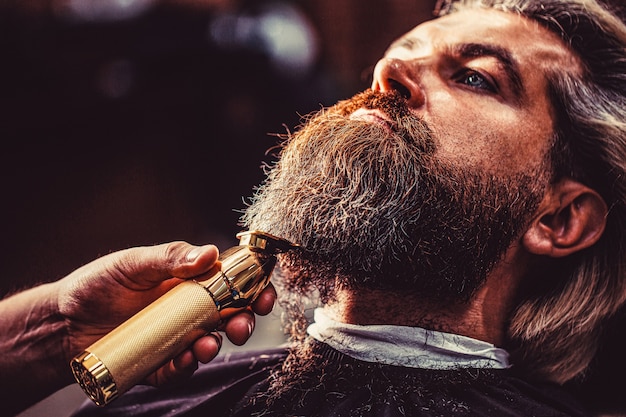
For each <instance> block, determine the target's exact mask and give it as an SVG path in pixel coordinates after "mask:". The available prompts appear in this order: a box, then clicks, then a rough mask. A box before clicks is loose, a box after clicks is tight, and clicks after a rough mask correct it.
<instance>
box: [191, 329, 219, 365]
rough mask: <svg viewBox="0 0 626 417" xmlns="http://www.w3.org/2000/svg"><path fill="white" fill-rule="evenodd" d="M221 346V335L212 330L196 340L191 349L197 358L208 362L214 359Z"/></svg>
mask: <svg viewBox="0 0 626 417" xmlns="http://www.w3.org/2000/svg"><path fill="white" fill-rule="evenodd" d="M221 348H222V335H221V334H219V333H217V332H214V333H209V334H208V335H206V336H204V337H201V338H200V339H198V340H196V341H195V342H194V344H193V346H192V351H193V354H194V356H195V357H196V359H197V360H199V361H200V362H202V363H208V362H210V361H212V360H213V359H215V357H216V356H217V354H218V353H219V352H220V349H221Z"/></svg>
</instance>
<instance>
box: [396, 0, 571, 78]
mask: <svg viewBox="0 0 626 417" xmlns="http://www.w3.org/2000/svg"><path fill="white" fill-rule="evenodd" d="M458 44H484V45H494V46H498V47H500V48H503V49H504V50H506V51H508V52H509V54H510V55H511V56H512V57H513V58H514V59H515V61H516V63H519V65H520V66H521V67H527V69H528V70H529V71H530V70H533V69H534V70H536V69H542V70H544V71H546V70H551V69H559V70H563V69H568V70H571V71H578V70H579V69H580V63H579V60H578V59H577V57H576V55H575V54H574V52H573V51H572V50H571V49H570V48H569V47H568V46H567V45H565V43H564V42H563V41H562V40H561V39H560V38H559V37H558V36H557V35H556V34H554V33H552V32H550V31H549V30H547V29H546V28H544V27H542V26H541V25H539V24H538V23H537V22H535V21H532V20H530V19H528V18H525V17H523V16H522V15H519V14H517V13H511V12H503V11H498V10H493V9H484V8H469V9H464V10H462V11H458V12H455V13H452V14H450V15H446V16H443V17H440V18H437V19H434V20H431V21H428V22H425V23H422V24H421V25H419V26H417V27H416V28H414V29H413V30H411V31H410V32H408V33H407V34H406V35H404V36H403V37H402V38H400V39H399V40H398V41H396V42H395V43H394V44H392V45H391V47H390V49H389V52H391V51H394V55H395V54H397V53H398V49H403V50H405V52H404V53H407V54H410V51H413V52H416V51H417V50H418V49H419V48H420V47H422V50H427V49H441V50H448V49H451V47H453V46H454V45H458ZM407 45H411V47H410V48H407V47H406V46H407ZM398 46H403V47H402V48H396V47H398ZM399 53H403V52H402V51H400V52H399ZM414 57H415V56H414ZM400 58H401V57H400ZM407 58H409V57H407Z"/></svg>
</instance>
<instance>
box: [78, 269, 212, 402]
mask: <svg viewBox="0 0 626 417" xmlns="http://www.w3.org/2000/svg"><path fill="white" fill-rule="evenodd" d="M219 323H220V313H219V310H218V309H217V307H216V305H215V302H214V301H213V298H212V297H211V295H210V294H209V293H208V292H207V291H206V289H205V288H204V287H203V286H202V285H200V284H199V283H197V282H196V281H184V282H182V283H180V284H179V285H177V286H176V287H174V288H173V289H171V290H170V291H168V292H167V293H166V294H165V295H164V296H162V297H161V298H159V299H158V300H157V301H155V302H153V303H152V304H150V305H149V306H148V307H146V308H144V309H143V310H141V311H140V312H139V313H137V314H136V315H135V316H133V317H132V318H131V319H129V320H127V321H126V322H124V323H123V324H122V325H120V326H119V327H117V328H116V329H114V330H113V331H112V332H111V333H109V334H108V335H106V336H105V337H103V338H102V339H100V340H98V341H97V342H95V343H94V344H93V345H91V346H90V347H88V348H87V349H86V350H85V351H84V352H83V353H82V354H81V355H79V356H77V357H76V358H74V359H73V360H72V363H71V367H72V371H73V372H74V375H75V377H76V379H77V381H78V382H79V384H80V386H81V387H82V388H83V390H84V391H85V393H86V394H87V395H89V397H90V398H91V399H92V400H93V401H94V402H95V403H96V404H97V405H105V404H108V403H109V402H111V401H113V400H114V399H115V398H117V397H118V396H119V395H121V394H123V393H124V392H126V391H128V390H129V389H130V388H132V387H133V386H135V385H136V384H138V383H139V382H141V381H142V380H143V379H145V378H146V377H147V376H148V375H149V374H151V373H152V372H154V371H155V370H157V369H158V368H159V367H161V366H162V365H163V364H164V363H165V362H166V361H167V360H169V359H171V358H173V357H175V356H176V355H178V354H179V353H180V352H182V351H183V350H184V349H185V348H186V347H187V346H189V345H190V344H191V343H193V341H194V340H196V339H198V338H199V337H201V336H202V335H204V334H206V333H208V332H210V331H212V330H214V329H216V328H217V327H218V325H219Z"/></svg>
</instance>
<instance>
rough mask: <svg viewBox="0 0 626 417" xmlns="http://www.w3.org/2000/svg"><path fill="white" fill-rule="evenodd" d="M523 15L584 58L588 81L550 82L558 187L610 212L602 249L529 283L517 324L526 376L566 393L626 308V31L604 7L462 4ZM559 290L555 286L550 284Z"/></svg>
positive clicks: (516, 351)
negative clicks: (579, 186) (574, 184)
mask: <svg viewBox="0 0 626 417" xmlns="http://www.w3.org/2000/svg"><path fill="white" fill-rule="evenodd" d="M439 6H440V7H438V9H439V10H438V11H437V12H438V13H439V14H440V15H442V14H449V13H454V12H455V11H458V10H462V9H464V8H467V7H488V8H492V9H496V10H502V11H506V12H514V13H519V14H521V15H523V16H525V17H527V18H529V19H531V20H534V21H537V22H539V24H541V25H542V26H544V27H546V28H547V29H549V30H550V31H552V32H553V33H555V34H557V35H558V36H559V37H560V38H561V39H562V40H563V41H564V42H565V44H566V45H569V46H570V47H571V49H572V50H573V51H574V53H575V54H576V55H577V56H578V57H579V58H580V60H581V62H582V66H583V72H582V74H574V73H570V72H568V71H555V72H553V73H551V74H548V83H549V92H548V93H549V94H550V96H551V99H552V104H553V107H554V111H555V114H556V118H557V120H556V123H555V125H556V132H555V138H554V139H555V140H554V146H553V148H552V152H551V153H552V155H551V156H552V160H553V168H554V179H555V180H558V179H559V178H562V177H565V176H569V177H572V178H574V179H576V180H577V181H579V182H581V183H584V184H585V185H587V186H589V187H591V188H593V189H595V190H596V191H598V192H599V193H600V194H601V195H602V197H603V198H604V199H605V201H606V203H607V205H608V206H609V208H610V210H609V213H608V217H607V227H606V231H605V232H604V234H603V236H602V238H601V240H600V241H599V242H598V243H596V244H595V245H594V246H593V247H591V248H589V249H586V250H584V251H581V252H579V253H577V254H575V255H572V256H570V257H568V258H565V259H559V260H553V261H551V264H550V266H549V267H548V268H546V269H544V270H542V271H538V272H537V273H536V274H534V276H533V277H529V279H530V280H531V281H532V285H530V286H529V288H528V289H527V291H525V293H524V294H523V299H521V301H520V303H519V304H518V306H517V309H516V310H515V312H514V313H513V315H512V317H511V319H510V324H509V329H508V330H509V335H508V336H509V346H508V347H509V349H510V350H511V352H512V353H513V357H514V358H515V360H516V361H517V364H518V365H519V366H520V367H524V368H526V369H527V370H528V371H529V372H531V373H533V374H534V375H535V376H537V377H540V378H546V379H549V380H552V381H555V382H559V383H564V382H566V381H568V380H570V379H572V378H574V377H576V376H577V375H580V374H581V373H582V372H583V371H584V370H585V369H587V367H588V366H589V364H590V362H591V360H592V359H593V357H594V355H595V353H596V351H597V349H598V347H599V336H600V335H601V332H602V328H603V326H604V324H605V323H606V322H607V320H608V318H610V317H611V316H612V315H614V314H615V313H616V312H617V311H618V310H619V309H620V308H621V307H622V306H623V304H624V303H625V301H626V271H625V268H626V25H625V24H624V22H623V21H622V20H620V18H619V17H618V14H617V12H616V11H615V10H612V9H611V8H610V7H609V6H608V5H606V4H603V3H600V2H598V1H596V0H456V1H455V0H453V1H451V2H447V3H446V4H443V5H441V4H440V5H439ZM546 283H550V284H546Z"/></svg>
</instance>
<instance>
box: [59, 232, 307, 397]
mask: <svg viewBox="0 0 626 417" xmlns="http://www.w3.org/2000/svg"><path fill="white" fill-rule="evenodd" d="M237 237H238V238H239V240H240V245H239V246H236V247H232V248H230V249H228V250H226V251H224V252H223V253H222V254H221V255H220V257H219V261H220V262H219V265H220V268H221V269H220V270H219V271H217V272H216V273H215V274H212V275H210V276H208V277H205V276H203V278H205V280H203V281H200V282H198V281H184V282H182V283H180V284H178V285H177V286H176V287H174V288H173V289H171V290H170V291H168V292H167V293H165V294H164V295H163V296H161V297H160V298H159V299H157V300H156V301H154V302H153V303H152V304H150V305H149V306H148V307H146V308H145V309H143V310H141V311H140V312H139V313H137V314H136V315H134V316H133V317H131V318H130V319H128V320H127V321H126V322H124V323H122V324H121V325H120V326H119V327H118V328H116V329H115V330H113V331H112V332H111V333H109V334H108V335H106V336H104V337H103V338H102V339H100V340H99V341H97V342H96V343H94V344H93V345H91V346H89V347H88V348H87V349H86V350H85V351H84V352H83V353H81V354H80V355H78V356H77V357H75V358H74V359H72V361H71V363H70V366H71V368H72V372H73V373H74V377H75V378H76V380H77V381H78V383H79V384H80V386H81V387H82V388H83V391H85V393H87V395H89V397H90V398H91V399H92V400H93V401H94V402H95V403H96V404H98V405H106V404H108V403H109V402H111V401H113V400H114V399H115V398H117V397H118V396H120V395H122V394H123V393H124V392H126V391H128V390H129V389H130V388H132V387H133V386H134V385H136V384H137V383H139V382H141V381H142V380H143V379H145V378H146V377H147V376H148V375H149V374H151V373H152V372H154V371H155V370H157V369H158V368H159V367H160V366H161V365H163V364H164V363H165V362H166V361H167V360H169V359H171V358H173V357H175V356H176V355H178V354H179V353H180V352H182V351H183V350H184V349H185V348H186V347H187V346H189V345H191V344H192V343H193V342H194V341H195V340H196V339H198V338H199V337H201V336H202V335H204V334H205V333H208V332H210V331H213V330H215V329H216V328H217V327H218V326H219V324H220V321H221V320H222V319H225V318H228V317H230V316H231V315H232V314H235V313H236V312H237V311H240V310H241V309H242V308H245V307H247V306H249V305H250V303H252V302H253V301H254V300H255V298H256V297H257V296H258V295H259V293H260V292H261V291H262V290H263V288H265V286H266V285H267V284H268V282H269V278H270V274H271V272H272V269H273V268H274V265H275V263H276V256H275V255H276V254H277V253H280V252H284V251H287V250H291V249H295V248H298V245H295V244H293V243H290V242H288V241H286V240H284V239H281V238H279V237H276V236H272V235H270V234H268V233H265V232H260V231H250V232H242V233H239V234H238V235H237ZM197 278H198V279H200V278H201V277H197Z"/></svg>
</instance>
